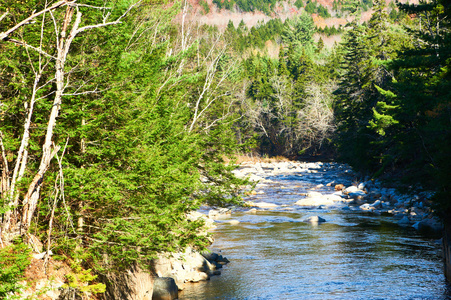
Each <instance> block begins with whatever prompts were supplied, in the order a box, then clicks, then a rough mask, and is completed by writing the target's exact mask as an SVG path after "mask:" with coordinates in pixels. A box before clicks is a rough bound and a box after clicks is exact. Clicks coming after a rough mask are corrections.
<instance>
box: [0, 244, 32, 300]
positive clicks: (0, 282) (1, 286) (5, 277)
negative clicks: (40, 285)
mask: <svg viewBox="0 0 451 300" xmlns="http://www.w3.org/2000/svg"><path fill="white" fill-rule="evenodd" d="M30 253H31V250H30V249H29V248H28V246H26V245H25V244H23V243H22V242H16V243H14V244H13V245H11V246H6V247H3V248H0V298H2V299H3V298H5V297H6V296H7V295H9V294H10V293H14V292H16V291H18V290H19V289H20V288H21V287H22V286H21V285H20V284H19V282H20V281H22V280H23V276H24V272H25V269H26V268H27V267H28V265H29V264H30Z"/></svg>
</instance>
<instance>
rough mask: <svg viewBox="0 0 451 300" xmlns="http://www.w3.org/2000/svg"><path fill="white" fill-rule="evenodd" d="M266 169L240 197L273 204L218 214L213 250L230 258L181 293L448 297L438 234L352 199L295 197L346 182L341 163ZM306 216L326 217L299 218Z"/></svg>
mask: <svg viewBox="0 0 451 300" xmlns="http://www.w3.org/2000/svg"><path fill="white" fill-rule="evenodd" d="M310 166H312V165H310ZM314 169H315V168H314ZM269 171H270V170H263V173H262V174H263V175H261V177H262V178H264V180H265V181H264V182H265V183H262V184H259V185H257V188H256V191H257V192H258V194H256V195H251V196H249V197H248V198H247V199H246V200H248V201H253V202H255V203H256V202H259V201H264V202H265V203H269V204H276V205H277V206H275V207H271V208H260V209H257V210H255V209H254V210H249V209H245V208H240V209H237V210H235V211H234V212H233V214H232V215H228V216H225V217H223V218H220V219H218V220H217V221H216V222H217V224H216V225H217V228H216V229H215V230H214V237H215V242H214V243H213V244H212V245H211V250H212V251H215V252H217V253H220V254H222V255H224V256H226V257H227V258H228V259H229V260H230V261H231V262H230V263H229V264H227V265H226V266H224V268H223V269H222V270H221V271H222V274H221V275H220V276H214V277H212V278H211V280H209V281H205V282H200V283H196V284H192V285H189V286H187V287H186V288H185V290H184V291H182V292H181V293H180V298H179V299H182V300H188V299H192V300H194V299H195V300H202V299H205V300H207V299H451V292H450V288H449V286H447V284H446V282H445V278H444V275H443V261H442V256H441V244H440V241H439V240H436V239H433V238H426V237H425V236H422V235H420V234H419V233H418V232H417V231H416V230H415V229H413V228H412V227H411V226H404V227H401V226H399V225H398V224H397V221H396V220H395V219H394V218H393V217H392V216H391V215H388V214H383V213H382V214H380V213H374V212H365V211H362V210H361V209H359V208H358V207H356V206H352V205H349V206H348V205H342V204H341V205H336V206H327V207H322V206H320V207H310V208H305V207H300V206H298V205H295V204H294V203H295V202H296V201H297V200H299V199H301V198H302V195H304V193H306V192H309V191H312V190H314V191H317V192H321V193H324V194H325V193H333V192H335V191H334V188H333V185H332V186H326V184H327V183H330V182H347V183H348V184H349V182H351V180H352V177H351V176H349V175H347V174H346V172H347V170H344V168H343V167H340V166H339V165H338V164H335V165H328V167H327V168H325V167H324V166H320V167H319V168H316V170H315V171H313V170H308V171H306V170H303V171H304V172H293V171H292V172H290V173H283V172H282V173H280V174H278V173H276V172H269ZM298 171H299V170H298ZM301 171H302V170H301ZM309 216H320V217H321V218H324V219H325V220H326V222H324V223H319V224H318V223H309V222H305V219H306V218H307V217H309ZM230 220H234V222H230ZM237 221H238V222H239V223H238V222H237Z"/></svg>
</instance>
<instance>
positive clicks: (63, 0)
mask: <svg viewBox="0 0 451 300" xmlns="http://www.w3.org/2000/svg"><path fill="white" fill-rule="evenodd" d="M68 3H69V1H67V0H61V1H58V2H56V3H54V4H53V5H52V6H49V7H47V8H45V9H43V10H41V11H39V12H37V13H33V14H32V15H31V16H29V17H28V18H26V19H25V20H23V21H22V22H19V23H18V24H16V25H15V26H14V27H12V28H10V29H9V30H7V31H4V32H1V33H0V40H3V41H7V40H8V36H9V35H10V34H11V33H13V32H14V31H16V30H17V29H19V28H20V27H22V26H24V25H26V24H28V23H29V22H30V21H31V20H33V19H35V18H36V17H39V16H40V15H42V14H44V13H46V12H48V11H52V10H55V9H57V8H59V7H62V6H65V5H67V4H68ZM5 16H6V13H5V14H3V15H2V19H3V18H4V17H5Z"/></svg>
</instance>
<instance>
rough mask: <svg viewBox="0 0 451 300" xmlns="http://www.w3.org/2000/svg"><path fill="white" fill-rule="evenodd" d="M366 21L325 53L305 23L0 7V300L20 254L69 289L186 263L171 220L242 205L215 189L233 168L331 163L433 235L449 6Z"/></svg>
mask: <svg viewBox="0 0 451 300" xmlns="http://www.w3.org/2000/svg"><path fill="white" fill-rule="evenodd" d="M221 3H222V4H218V5H225V4H224V3H228V2H227V1H225V2H221ZM237 3H238V1H237ZM311 3H313V2H311ZM337 3H338V2H337ZM305 4H307V3H305ZM239 5H241V4H239ZM337 5H338V4H337ZM366 5H372V9H373V11H374V12H373V15H372V17H371V19H370V20H369V21H368V22H364V23H361V22H359V21H358V18H356V19H355V20H354V21H352V22H350V23H348V24H347V25H346V26H344V27H343V28H340V29H338V28H337V29H336V28H335V27H333V28H334V30H336V31H334V32H333V33H332V34H342V42H341V43H340V44H336V45H334V47H331V48H328V47H325V45H324V42H323V39H322V38H323V37H325V36H327V35H328V34H326V33H325V32H324V29H319V28H316V26H315V25H314V22H313V19H312V17H311V15H310V13H308V12H306V11H305V10H307V9H305V10H303V11H302V12H301V13H300V14H299V15H298V16H297V17H295V18H292V19H287V20H286V21H281V20H280V19H277V18H275V19H272V20H270V21H268V22H266V23H259V24H258V25H257V26H254V27H251V28H248V27H247V26H246V25H245V23H244V22H241V23H240V24H238V25H236V26H235V25H234V24H233V23H232V22H229V25H228V26H227V28H226V29H225V30H224V31H222V30H219V29H218V28H217V27H213V26H208V25H201V24H196V23H194V22H189V21H186V16H187V15H188V14H189V5H187V4H186V3H180V2H171V3H167V2H160V1H154V0H142V1H139V2H136V1H130V0H117V1H116V0H113V1H106V2H104V1H98V0H89V1H67V0H60V1H53V2H43V1H40V0H27V1H21V2H17V1H14V0H5V1H3V2H2V3H1V4H0V40H1V42H0V86H1V88H0V151H1V157H0V168H1V169H0V172H1V185H0V193H1V194H0V195H1V197H0V203H1V205H0V214H1V232H0V243H1V244H0V246H1V249H0V259H1V260H3V261H5V262H7V263H5V266H6V267H5V268H2V270H0V278H1V280H0V281H1V282H2V283H1V284H0V298H3V297H5V295H7V294H8V293H10V292H11V291H15V290H17V289H18V286H19V285H18V282H19V281H20V278H21V276H23V272H24V269H25V268H26V266H27V264H28V263H29V261H28V258H27V257H28V256H27V255H28V253H29V252H30V251H31V250H29V248H27V247H26V246H24V245H31V247H32V248H33V251H35V252H36V251H37V252H40V251H49V250H51V251H52V252H53V257H54V258H59V259H61V260H66V261H71V262H73V263H74V264H76V265H77V267H76V268H75V269H76V270H78V271H77V272H86V274H88V275H89V276H91V277H89V276H88V275H87V277H86V278H95V276H93V274H94V273H96V274H100V273H102V272H105V271H106V270H109V269H115V270H124V269H126V268H127V267H128V266H130V265H131V264H134V263H140V264H145V262H146V261H149V260H150V259H152V258H154V257H155V254H156V253H158V252H162V251H177V250H180V249H183V248H185V247H187V246H192V247H195V248H199V249H203V247H205V246H207V245H208V237H206V236H199V235H198V234H197V233H198V232H199V230H200V228H201V227H202V221H190V220H187V218H186V214H187V213H189V212H190V211H193V210H196V209H197V208H199V207H200V206H201V205H205V204H208V205H211V206H228V205H240V204H242V199H241V193H242V189H241V187H243V186H246V185H248V184H249V183H248V182H247V181H246V180H242V179H238V178H236V177H235V176H234V175H233V173H232V172H231V171H232V170H233V169H234V168H235V167H234V164H233V162H234V159H235V157H236V155H246V153H252V155H257V156H260V157H265V156H276V155H280V156H285V157H289V158H292V159H297V158H299V157H306V156H309V157H317V156H319V155H322V156H319V157H323V156H324V157H328V158H329V159H330V158H331V159H335V160H338V161H343V162H347V163H349V164H350V165H351V166H352V167H353V168H354V169H355V170H357V171H360V172H362V174H367V175H370V176H372V177H373V178H380V179H382V180H386V181H388V182H391V183H396V184H397V186H398V187H399V188H402V189H405V191H407V192H412V193H413V192H415V191H418V190H426V191H432V192H433V193H434V194H435V196H434V198H433V201H434V203H435V205H436V211H437V212H438V214H439V215H440V216H441V217H442V218H443V219H444V220H446V216H449V215H450V210H451V199H450V193H449V186H451V182H450V176H449V170H451V161H450V159H449V157H450V156H451V153H450V149H451V69H450V68H451V35H450V33H451V24H450V17H451V5H449V4H448V3H447V2H446V1H444V0H434V1H430V2H428V3H422V4H419V5H413V4H412V5H409V4H398V7H396V10H394V8H393V7H392V8H391V9H389V8H387V7H386V5H385V1H380V0H375V1H373V2H372V3H371V4H370V3H368V4H366ZM312 9H313V8H312ZM315 9H318V7H316V8H315ZM243 10H246V8H245V7H244V6H243ZM392 11H395V12H396V14H395V13H391V12H392ZM315 36H319V38H317V39H315ZM270 49H273V50H274V49H276V54H274V53H273V52H274V51H272V52H271V51H270ZM270 52H271V53H270ZM448 219H449V218H448ZM168 229H169V230H168ZM27 249H28V250H27ZM105 257H107V258H108V259H107V261H105ZM81 268H82V269H83V270H84V271H80V270H81ZM86 270H94V271H86ZM74 272H75V271H74ZM91 273H92V274H91ZM90 287H91V288H92V292H93V293H94V292H101V291H102V288H101V287H99V286H98V285H95V284H93V285H92V286H90Z"/></svg>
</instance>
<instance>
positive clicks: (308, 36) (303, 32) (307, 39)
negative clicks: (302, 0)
mask: <svg viewBox="0 0 451 300" xmlns="http://www.w3.org/2000/svg"><path fill="white" fill-rule="evenodd" d="M314 33H315V26H314V23H313V19H312V17H311V16H310V15H309V14H307V13H306V12H303V13H301V14H300V15H299V16H297V17H295V18H292V19H287V20H286V21H285V24H284V29H283V32H282V41H283V42H284V43H285V44H290V45H293V47H294V51H295V52H296V53H298V54H300V53H301V52H302V51H303V50H302V49H311V48H312V45H313V34H314Z"/></svg>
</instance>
